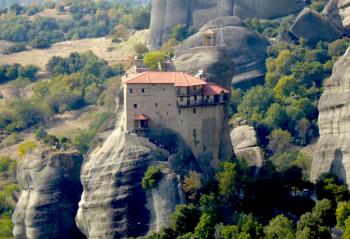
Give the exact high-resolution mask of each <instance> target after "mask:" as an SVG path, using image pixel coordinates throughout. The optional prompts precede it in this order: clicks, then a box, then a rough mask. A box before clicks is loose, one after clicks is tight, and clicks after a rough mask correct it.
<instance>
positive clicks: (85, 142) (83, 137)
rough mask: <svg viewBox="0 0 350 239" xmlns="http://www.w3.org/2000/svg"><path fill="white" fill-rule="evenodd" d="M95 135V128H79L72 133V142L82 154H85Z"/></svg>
mask: <svg viewBox="0 0 350 239" xmlns="http://www.w3.org/2000/svg"><path fill="white" fill-rule="evenodd" d="M95 136H96V130H94V129H86V130H79V131H78V132H77V133H76V134H75V135H74V137H73V140H72V143H73V145H74V146H75V147H76V148H77V149H78V150H79V151H80V152H81V153H82V154H86V153H87V152H88V151H89V148H90V145H91V141H92V140H93V139H94V137H95Z"/></svg>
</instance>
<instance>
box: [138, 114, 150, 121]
mask: <svg viewBox="0 0 350 239" xmlns="http://www.w3.org/2000/svg"><path fill="white" fill-rule="evenodd" d="M134 120H140V121H142V120H149V117H148V116H147V115H145V114H138V115H136V116H135V117H134Z"/></svg>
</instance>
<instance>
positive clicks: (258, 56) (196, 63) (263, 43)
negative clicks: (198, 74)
mask: <svg viewBox="0 0 350 239" xmlns="http://www.w3.org/2000/svg"><path fill="white" fill-rule="evenodd" d="M221 26H222V27H221ZM209 29H210V30H212V31H214V32H216V35H217V37H216V44H215V45H216V46H215V47H203V33H204V32H205V31H207V30H209ZM268 45H269V43H268V41H267V39H266V38H265V37H264V36H262V35H261V34H258V33H256V32H255V31H253V30H250V29H248V28H246V27H244V26H243V25H242V22H241V20H240V19H239V18H237V17H223V18H218V19H214V20H212V21H209V22H208V23H207V24H205V25H204V26H203V27H202V28H201V29H200V31H199V32H198V33H196V34H194V35H192V36H191V37H189V38H188V39H186V40H185V41H184V42H183V43H182V44H181V45H180V46H179V47H178V48H177V50H176V52H175V56H176V60H175V67H176V69H178V70H184V71H187V69H190V68H192V69H193V70H194V69H195V70H197V69H199V68H201V67H204V68H208V67H207V66H208V65H211V66H213V67H212V69H209V70H208V72H210V71H213V72H214V73H219V75H218V76H221V75H223V76H224V77H225V78H226V77H227V76H229V75H231V74H232V71H233V69H234V70H235V76H234V78H233V79H232V83H233V84H234V85H236V86H238V85H240V84H241V85H246V84H248V83H247V82H249V83H251V82H252V81H253V82H254V81H257V82H258V81H259V80H260V79H261V77H262V76H263V75H264V73H265V57H266V56H265V54H266V48H267V46H268ZM211 58H212V59H211ZM216 61H217V62H216ZM202 70H204V69H202ZM225 75H226V76H225ZM218 78H219V77H218ZM225 81H226V80H225ZM221 84H222V83H221ZM222 85H223V84H222Z"/></svg>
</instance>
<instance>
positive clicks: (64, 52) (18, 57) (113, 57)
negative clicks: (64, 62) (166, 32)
mask: <svg viewBox="0 0 350 239" xmlns="http://www.w3.org/2000/svg"><path fill="white" fill-rule="evenodd" d="M148 33H149V31H148V30H143V31H138V32H135V33H134V34H133V35H132V36H131V37H130V38H129V40H128V41H126V42H123V43H121V44H114V43H112V39H111V38H106V37H101V38H90V39H83V40H77V41H65V42H60V43H57V44H54V45H53V46H52V47H51V48H48V49H32V50H29V51H24V52H19V53H15V54H11V55H4V56H1V57H0V65H2V64H14V63H18V64H21V65H30V64H33V65H36V66H39V67H40V68H41V69H44V68H45V65H46V63H47V62H48V61H49V59H50V58H51V57H53V56H61V57H67V56H68V55H69V54H70V53H71V52H75V51H78V52H85V51H89V50H91V51H93V52H94V53H95V54H96V55H97V56H98V57H100V58H103V59H105V60H106V61H108V62H109V63H110V64H114V63H123V62H125V61H127V59H128V57H129V56H130V55H133V54H134V45H135V44H136V43H137V42H147V39H148ZM108 48H113V49H112V50H111V51H109V49H108Z"/></svg>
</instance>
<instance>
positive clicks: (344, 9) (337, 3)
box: [322, 0, 350, 35]
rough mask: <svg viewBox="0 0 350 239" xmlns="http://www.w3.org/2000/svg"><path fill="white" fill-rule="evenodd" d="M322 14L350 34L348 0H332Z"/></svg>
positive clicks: (349, 7) (349, 6)
mask: <svg viewBox="0 0 350 239" xmlns="http://www.w3.org/2000/svg"><path fill="white" fill-rule="evenodd" d="M322 14H323V15H324V16H326V17H327V18H328V19H329V21H331V22H332V23H333V24H334V25H335V26H337V28H338V29H340V30H342V31H343V32H344V33H345V34H347V35H350V5H349V1H348V0H330V1H329V2H328V4H327V5H326V7H325V8H324V10H323V12H322Z"/></svg>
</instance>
